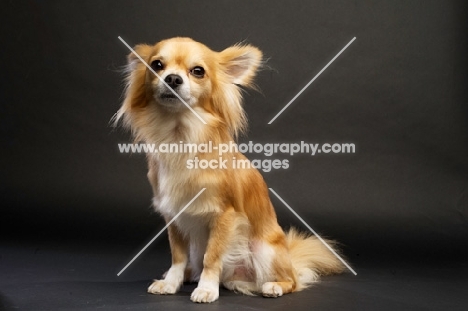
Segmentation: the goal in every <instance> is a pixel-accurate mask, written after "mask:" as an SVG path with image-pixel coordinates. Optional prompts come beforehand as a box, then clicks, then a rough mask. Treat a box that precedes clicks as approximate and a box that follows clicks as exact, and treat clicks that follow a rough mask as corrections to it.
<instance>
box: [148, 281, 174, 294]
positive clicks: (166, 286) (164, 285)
mask: <svg viewBox="0 0 468 311" xmlns="http://www.w3.org/2000/svg"><path fill="white" fill-rule="evenodd" d="M177 289H178V288H177V286H175V285H174V284H171V283H169V282H167V281H165V280H155V281H154V282H153V283H152V284H151V285H150V286H149V287H148V293H150V294H158V295H171V294H175V293H176V292H177Z"/></svg>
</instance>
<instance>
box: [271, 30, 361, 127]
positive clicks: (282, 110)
mask: <svg viewBox="0 0 468 311" xmlns="http://www.w3.org/2000/svg"><path fill="white" fill-rule="evenodd" d="M354 40H356V37H354V38H353V39H352V40H351V41H349V43H348V44H346V46H345V47H344V48H343V49H341V51H340V52H338V54H336V56H335V57H333V59H332V60H331V61H330V62H328V64H326V65H325V67H323V69H322V70H320V72H319V73H318V74H316V75H315V77H313V78H312V80H310V81H309V83H307V85H306V86H304V87H303V88H302V90H300V91H299V93H297V94H296V96H294V97H293V99H291V100H290V101H289V103H287V104H286V106H284V107H283V109H281V111H280V112H278V113H277V114H276V116H275V117H274V118H273V119H271V121H270V122H268V124H271V123H273V121H275V120H276V118H278V117H279V116H280V114H282V113H283V112H284V111H285V110H286V108H288V107H289V105H291V104H292V103H293V102H294V101H295V100H296V98H298V97H299V95H301V94H302V92H304V91H305V90H306V89H307V88H308V87H309V85H311V84H312V82H314V81H315V79H317V78H318V76H320V75H321V74H322V72H324V71H325V69H327V68H328V66H330V65H331V63H333V62H334V61H335V59H337V58H338V56H340V55H341V53H343V52H344V50H346V49H347V48H348V46H350V45H351V43H353V41H354Z"/></svg>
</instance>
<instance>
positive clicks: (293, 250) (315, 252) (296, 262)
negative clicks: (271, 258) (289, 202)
mask: <svg viewBox="0 0 468 311" xmlns="http://www.w3.org/2000/svg"><path fill="white" fill-rule="evenodd" d="M286 241H287V243H288V247H289V253H290V256H291V261H292V265H293V267H294V269H295V270H296V272H297V276H298V284H297V288H296V290H302V289H304V288H306V287H308V286H310V285H311V284H312V283H314V282H317V281H318V279H319V277H320V275H328V274H336V273H341V272H343V271H344V269H345V266H344V265H343V263H342V262H341V261H340V260H339V259H338V258H336V256H335V255H334V254H333V253H332V252H331V251H330V250H329V249H328V248H327V247H326V246H325V245H323V243H322V242H321V241H320V240H319V239H318V238H317V237H316V236H312V235H310V234H307V233H301V232H298V231H297V230H296V229H294V228H292V229H290V230H289V231H288V232H287V233H286ZM325 242H327V244H328V245H329V246H330V247H332V248H333V250H335V252H337V253H338V251H337V250H336V248H335V245H336V242H334V241H331V240H325Z"/></svg>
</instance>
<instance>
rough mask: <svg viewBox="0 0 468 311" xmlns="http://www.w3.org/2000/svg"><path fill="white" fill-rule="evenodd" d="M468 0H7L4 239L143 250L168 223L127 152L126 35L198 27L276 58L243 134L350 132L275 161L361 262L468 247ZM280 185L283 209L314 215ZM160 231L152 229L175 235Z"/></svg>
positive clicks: (153, 36)
mask: <svg viewBox="0 0 468 311" xmlns="http://www.w3.org/2000/svg"><path fill="white" fill-rule="evenodd" d="M466 6H467V5H466V4H465V1H325V0H323V1H287V2H286V1H255V2H247V1H216V2H215V1H213V2H211V1H196V2H195V1H193V2H190V1H69V2H66V3H63V2H59V1H49V2H46V1H23V2H19V1H8V9H6V10H4V14H3V15H4V16H3V17H2V21H1V23H2V27H1V30H0V31H1V38H2V50H1V53H0V55H1V64H2V74H1V79H2V80H1V83H0V90H1V91H0V96H1V97H0V98H1V105H0V109H1V110H0V118H1V120H0V130H1V132H0V133H1V135H0V137H1V145H2V152H1V153H0V157H1V171H2V178H1V184H0V189H1V195H2V213H1V215H2V216H1V222H2V228H1V229H2V240H4V242H5V245H15V246H21V245H23V244H24V245H33V246H32V247H34V245H36V244H37V243H45V242H43V241H52V242H51V243H58V241H61V242H64V243H72V244H76V245H78V244H79V245H87V244H88V243H89V244H90V245H91V244H92V245H106V244H113V245H127V248H123V249H122V250H121V253H124V252H125V254H124V256H131V255H132V254H133V253H135V250H138V249H139V246H140V245H141V244H142V243H144V242H145V241H147V240H148V239H149V238H151V236H152V235H154V233H156V232H157V231H158V230H159V229H161V228H162V227H163V222H162V220H161V218H160V217H159V216H158V215H157V214H155V213H154V212H153V211H152V209H151V208H150V199H151V189H150V186H149V184H148V182H147V180H146V163H145V158H144V156H143V155H123V154H120V153H119V151H118V147H117V144H118V143H125V142H131V137H130V134H129V133H127V132H126V131H124V130H121V129H113V128H112V127H111V126H110V125H109V121H110V119H111V117H112V116H113V114H114V113H115V112H116V111H117V109H118V108H119V105H120V103H121V100H122V91H123V82H122V74H121V72H120V70H121V68H122V66H123V65H124V64H125V57H126V55H127V54H128V53H129V51H128V50H127V48H126V47H125V46H124V45H123V44H122V43H121V42H120V41H119V40H118V39H117V37H118V36H121V37H122V38H123V39H125V40H126V41H127V42H128V43H129V44H130V45H135V44H138V43H155V42H157V41H159V40H162V39H165V38H170V37H174V36H188V37H192V38H193V39H195V40H197V41H200V42H203V43H205V44H206V45H207V46H209V47H211V48H212V49H213V50H222V49H224V48H226V47H228V46H230V45H233V44H235V43H237V42H246V43H250V44H252V45H255V46H257V47H259V48H260V49H261V50H262V51H263V53H264V55H265V57H266V58H267V59H268V62H267V66H266V67H265V68H264V70H262V71H261V72H260V73H259V74H258V77H257V80H256V82H257V84H258V86H259V87H260V89H261V92H256V91H248V92H247V93H246V94H245V109H246V111H247V113H248V116H249V132H248V135H247V136H245V137H242V138H241V140H240V141H241V142H247V141H249V140H252V141H255V142H263V143H266V142H300V141H301V140H304V141H307V142H310V143H335V142H339V143H342V142H348V143H354V144H355V145H356V153H355V154H347V155H333V154H327V155H325V154H321V155H317V156H314V157H311V156H307V155H300V156H298V155H296V156H293V157H289V156H283V155H280V156H277V158H280V159H289V162H290V168H289V169H287V170H281V169H280V170H275V171H273V172H270V173H263V176H264V178H265V180H266V182H267V184H268V186H269V187H271V188H273V189H275V191H276V192H278V194H280V195H281V196H282V197H283V199H284V200H285V201H286V202H288V203H289V205H290V206H291V207H292V208H294V209H295V210H296V211H297V212H298V213H299V214H300V215H301V216H302V217H303V218H304V219H305V220H306V221H307V222H308V223H309V224H310V225H311V226H312V228H314V229H315V230H317V231H318V232H321V233H323V234H324V235H326V236H330V237H333V238H335V239H337V240H338V241H340V242H341V243H342V244H343V250H344V253H345V255H346V256H347V258H348V259H349V261H350V262H351V264H352V265H353V266H354V267H355V268H356V269H357V270H358V273H359V270H360V269H361V271H362V269H365V268H366V267H368V266H371V265H373V264H376V263H381V262H387V261H388V262H392V263H395V262H399V263H410V262H415V263H426V262H435V263H437V264H440V266H445V267H448V266H450V265H451V264H452V263H453V262H462V263H463V262H466V259H467V251H466V245H468V244H467V243H468V220H467V219H468V192H467V189H468V178H467V170H468V162H467V156H468V106H467V104H468V103H467V98H468V92H467V90H466V85H467V82H468V79H467V78H468V77H467V73H468V72H467V69H468V63H467V60H466V55H467V50H468V37H467V35H466V34H467V19H466ZM353 37H356V38H357V39H356V41H355V42H354V43H353V44H351V45H350V46H349V48H348V49H347V50H346V51H345V52H344V53H343V54H342V55H341V56H340V57H339V58H338V59H337V60H336V61H335V62H334V63H333V64H332V65H331V66H330V67H329V68H328V69H327V70H326V71H325V72H324V73H323V74H322V75H321V76H320V77H319V78H318V79H317V80H316V81H315V82H314V83H313V84H312V85H311V86H310V87H309V88H308V89H307V90H306V91H305V92H304V93H303V94H302V95H301V96H300V97H299V98H298V99H297V100H296V101H295V102H294V103H293V104H292V105H291V106H290V107H289V108H288V109H287V110H286V111H285V112H284V113H283V114H282V115H281V116H280V117H279V118H278V119H277V120H275V122H273V124H271V125H267V123H268V121H270V120H271V119H272V118H273V117H274V116H275V115H276V113H277V112H278V111H279V110H280V109H281V108H282V107H283V106H284V105H285V104H286V103H287V102H288V101H289V100H290V99H291V98H292V97H293V96H294V95H295V94H296V93H297V92H298V91H299V90H300V89H301V88H302V87H303V86H304V85H305V84H306V83H307V82H308V81H309V80H310V79H311V78H312V77H313V76H315V75H316V74H317V73H318V72H319V71H320V70H321V69H322V68H323V67H324V66H325V65H326V64H327V63H328V62H329V61H330V60H331V59H332V58H333V57H334V56H335V55H336V53H338V52H339V51H340V50H341V49H342V48H343V47H344V46H345V45H346V44H347V43H348V42H349V41H350V40H351V39H352V38H353ZM249 157H250V158H251V159H254V158H256V156H255V155H249ZM272 200H273V203H274V205H275V207H276V210H277V213H278V217H279V221H280V224H281V225H283V226H285V227H287V226H290V225H294V226H298V227H301V228H304V227H303V226H302V225H301V223H300V222H299V221H298V220H297V219H295V217H294V216H293V215H291V214H290V212H289V211H288V210H287V209H286V208H285V207H284V206H283V205H282V204H281V202H279V201H278V200H277V199H276V198H274V197H272ZM161 239H162V241H160V242H159V241H158V242H157V243H156V246H155V247H157V246H158V245H159V247H161V248H163V249H164V248H166V251H167V242H166V241H165V239H166V238H165V237H162V238H161ZM34 243H36V244H34ZM41 245H42V244H41ZM54 245H55V244H54ZM68 245H70V244H68ZM116 252H118V251H116ZM0 262H1V261H0ZM124 263H125V260H123V261H119V262H116V263H115V264H116V266H115V267H107V269H110V270H112V273H113V272H116V271H118V270H119V269H120V268H121V266H122V265H123V264H124ZM168 264H169V261H168V260H167V261H166V262H164V263H163V265H165V266H167V265H168ZM4 268H5V266H4ZM135 269H136V268H135ZM129 273H131V272H129ZM143 275H146V277H147V278H148V279H149V278H151V277H155V275H154V273H152V272H151V271H145V273H144V274H143ZM142 293H144V290H143V292H142ZM185 298H186V297H185Z"/></svg>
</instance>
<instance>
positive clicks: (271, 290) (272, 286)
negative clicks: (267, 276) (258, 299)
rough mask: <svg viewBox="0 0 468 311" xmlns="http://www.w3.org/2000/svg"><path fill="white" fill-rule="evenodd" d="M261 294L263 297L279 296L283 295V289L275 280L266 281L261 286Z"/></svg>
mask: <svg viewBox="0 0 468 311" xmlns="http://www.w3.org/2000/svg"><path fill="white" fill-rule="evenodd" d="M262 294H263V296H265V297H275V298H276V297H279V296H283V289H282V288H281V286H279V285H278V284H276V283H275V282H266V283H265V284H263V286H262Z"/></svg>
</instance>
